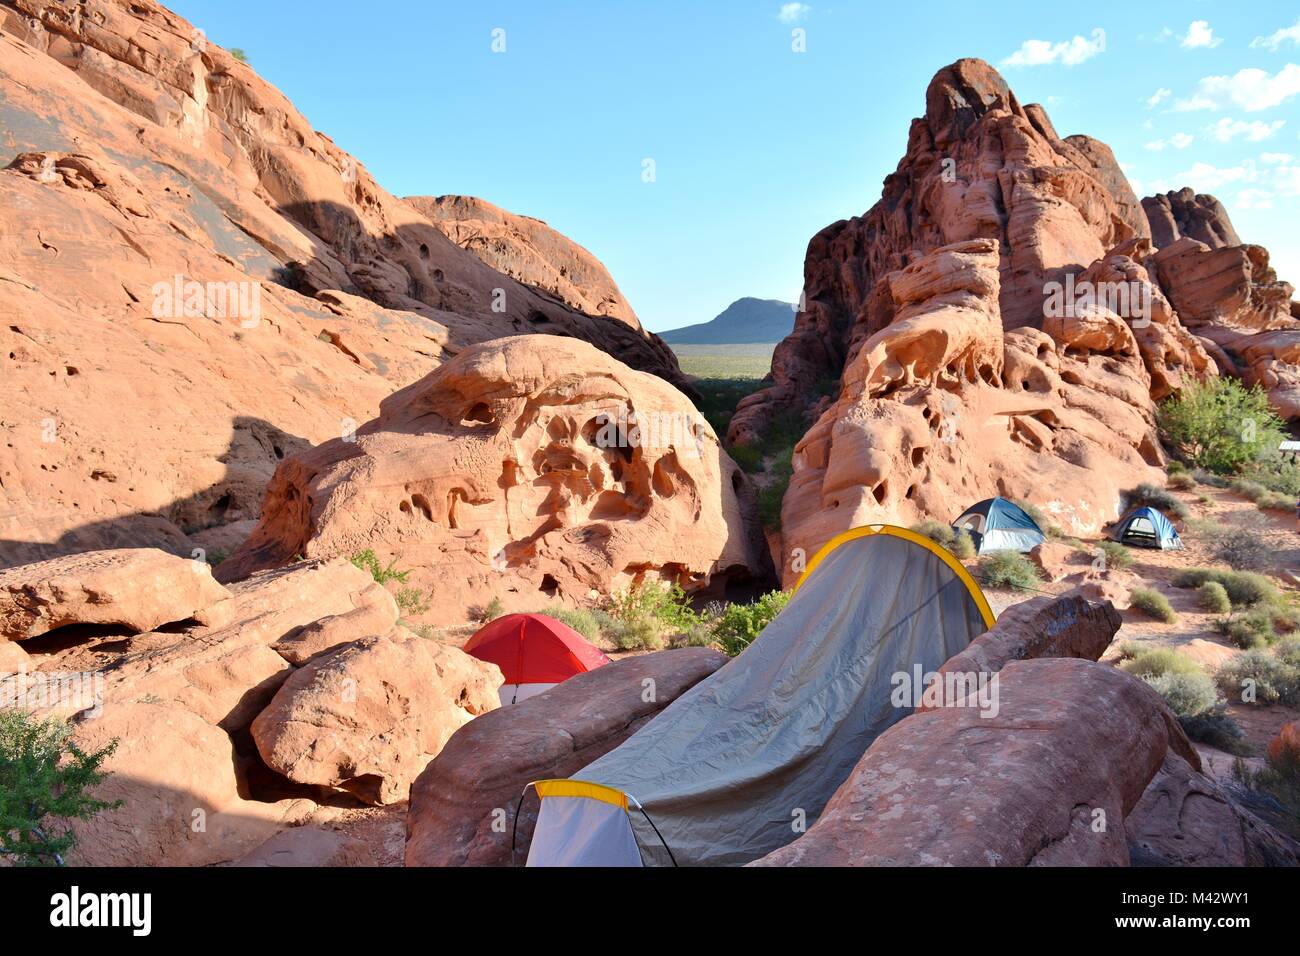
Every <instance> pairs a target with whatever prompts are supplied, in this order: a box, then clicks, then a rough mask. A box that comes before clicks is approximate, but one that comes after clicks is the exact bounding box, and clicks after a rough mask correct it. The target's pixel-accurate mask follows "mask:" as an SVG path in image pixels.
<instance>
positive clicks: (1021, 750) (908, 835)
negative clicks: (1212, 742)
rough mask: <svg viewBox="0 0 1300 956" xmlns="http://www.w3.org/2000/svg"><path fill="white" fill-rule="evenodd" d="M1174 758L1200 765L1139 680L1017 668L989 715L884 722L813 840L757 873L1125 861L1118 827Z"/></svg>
mask: <svg viewBox="0 0 1300 956" xmlns="http://www.w3.org/2000/svg"><path fill="white" fill-rule="evenodd" d="M1171 752H1172V753H1176V754H1178V755H1180V756H1182V757H1183V758H1184V759H1185V760H1187V761H1188V762H1189V763H1192V764H1193V765H1198V764H1197V763H1195V762H1196V760H1197V758H1196V756H1195V751H1194V750H1192V748H1191V745H1190V744H1189V743H1188V742H1187V739H1186V737H1185V736H1184V735H1183V732H1182V729H1181V728H1180V727H1179V726H1178V722H1177V720H1176V719H1175V718H1174V716H1173V714H1172V713H1170V711H1169V710H1168V708H1167V707H1166V706H1165V704H1164V701H1163V700H1161V699H1160V697H1159V695H1157V694H1156V693H1155V691H1153V690H1152V689H1151V688H1150V687H1148V686H1147V685H1146V684H1144V683H1143V682H1142V681H1140V680H1137V679H1136V678H1133V677H1131V676H1129V675H1128V674H1125V673H1124V672H1122V671H1118V670H1116V669H1115V668H1112V667H1110V666H1108V665H1105V664H1100V663H1095V662H1092V661H1085V660H1069V659H1045V660H1028V661H1012V662H1011V663H1009V664H1007V665H1006V666H1005V667H1004V668H1002V670H1001V671H1000V672H999V695H998V710H997V713H996V715H995V716H982V711H981V710H979V709H977V708H974V707H945V708H941V709H938V710H930V711H924V712H921V713H916V714H913V715H912V716H910V717H908V718H906V719H904V720H902V721H900V722H899V723H897V724H895V725H894V726H892V727H890V728H889V729H888V730H887V731H885V733H883V734H882V735H881V736H880V737H879V738H877V739H876V741H875V743H873V744H872V745H871V747H870V749H868V750H867V752H866V754H865V755H864V756H863V758H862V760H861V761H860V762H859V763H858V765H857V767H855V768H854V771H853V773H852V774H851V775H850V776H849V778H848V780H846V781H845V782H844V784H843V785H842V786H841V787H840V788H839V790H837V791H836V792H835V795H834V796H833V797H832V798H831V800H830V802H829V803H828V804H827V806H826V809H825V810H824V811H823V813H822V814H821V816H820V817H819V818H818V820H817V822H816V823H815V824H814V825H813V826H812V827H811V828H810V829H809V830H808V832H807V833H805V834H804V835H803V836H801V837H799V838H798V839H796V840H795V841H794V842H793V843H791V844H789V845H787V846H785V847H782V848H781V849H779V850H777V851H775V852H774V853H770V854H768V855H767V856H765V857H763V858H762V859H761V860H758V861H756V863H755V864H753V865H758V866H848V865H854V866H1035V865H1037V866H1043V865H1048V866H1060V865H1076V866H1077V865H1088V866H1100V865H1105V866H1125V865H1127V864H1128V862H1129V849H1128V840H1127V835H1126V833H1125V827H1124V821H1125V819H1126V817H1127V816H1128V815H1129V814H1130V813H1131V812H1132V811H1133V809H1134V808H1135V807H1136V806H1137V805H1138V803H1139V801H1140V800H1141V799H1142V796H1143V793H1144V791H1145V790H1146V788H1147V785H1148V784H1149V783H1150V781H1151V780H1152V778H1153V777H1155V776H1156V774H1157V773H1158V771H1159V770H1160V768H1161V766H1162V765H1163V764H1164V762H1165V759H1166V757H1167V755H1168V754H1170V753H1171ZM1099 820H1104V826H1098V825H1097V823H1098V821H1099Z"/></svg>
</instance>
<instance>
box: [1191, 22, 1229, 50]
mask: <svg viewBox="0 0 1300 956" xmlns="http://www.w3.org/2000/svg"><path fill="white" fill-rule="evenodd" d="M1222 42H1223V38H1222V37H1216V36H1215V35H1214V29H1213V28H1212V27H1211V26H1210V22H1209V21H1208V20H1193V21H1192V22H1191V23H1190V24H1189V25H1188V27H1187V33H1186V34H1184V35H1183V42H1182V44H1181V45H1182V46H1183V47H1184V48H1186V49H1188V50H1194V49H1197V48H1198V47H1209V48H1211V49H1213V48H1214V47H1216V46H1218V45H1219V44H1220V43H1222Z"/></svg>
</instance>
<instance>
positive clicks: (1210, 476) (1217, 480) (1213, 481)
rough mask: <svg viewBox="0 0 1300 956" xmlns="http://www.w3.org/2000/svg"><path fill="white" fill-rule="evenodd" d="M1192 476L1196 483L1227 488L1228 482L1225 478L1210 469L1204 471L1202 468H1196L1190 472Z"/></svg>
mask: <svg viewBox="0 0 1300 956" xmlns="http://www.w3.org/2000/svg"><path fill="white" fill-rule="evenodd" d="M1192 477H1193V478H1195V479H1196V483H1197V484H1198V485H1209V486H1210V487H1211V488H1227V487H1228V484H1229V482H1228V479H1227V478H1224V477H1223V476H1222V475H1216V474H1214V472H1212V471H1206V470H1205V469H1203V468H1198V469H1196V471H1194V472H1192Z"/></svg>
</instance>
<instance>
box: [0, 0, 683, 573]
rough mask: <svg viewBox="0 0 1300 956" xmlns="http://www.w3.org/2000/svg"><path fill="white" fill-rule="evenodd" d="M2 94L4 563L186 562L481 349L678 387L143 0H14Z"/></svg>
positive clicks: (0, 65)
mask: <svg viewBox="0 0 1300 956" xmlns="http://www.w3.org/2000/svg"><path fill="white" fill-rule="evenodd" d="M0 86H2V87H3V89H4V90H5V97H4V100H3V102H0V127H2V128H3V129H4V130H5V133H6V135H5V137H4V140H3V142H2V143H0V262H3V264H4V265H3V278H4V281H3V282H0V312H3V313H4V314H5V315H6V316H10V317H11V320H7V321H5V322H4V323H2V324H0V402H3V404H4V407H5V408H6V409H12V410H13V412H14V413H13V414H6V416H5V418H4V420H3V421H2V422H0V436H3V439H4V440H3V442H0V447H2V448H4V449H5V450H6V455H5V456H4V457H3V459H0V479H2V480H3V490H2V491H0V567H3V566H7V565H14V564H22V563H30V562H32V561H36V560H41V559H44V558H49V557H55V556H58V555H61V554H67V553H75V552H78V551H86V550H98V549H105V548H115V547H142V546H151V547H160V548H164V549H166V550H171V551H174V552H176V553H182V554H189V553H190V552H191V550H192V549H193V548H194V547H196V546H199V547H202V546H204V545H202V544H199V543H198V540H197V537H196V536H198V535H200V534H202V533H203V532H213V531H214V530H215V531H219V529H222V528H224V527H226V526H228V525H240V524H241V523H243V522H246V521H249V520H252V519H256V518H257V517H258V514H259V507H260V504H261V498H262V494H263V491H264V489H265V486H266V483H267V482H268V481H269V479H270V477H271V475H272V473H273V472H274V470H275V468H276V466H277V465H278V464H279V462H280V461H282V460H283V459H284V458H285V457H286V456H287V455H290V454H292V453H293V452H295V451H299V450H302V449H305V448H306V447H308V446H310V445H313V444H318V443H320V442H323V441H325V440H327V439H329V438H331V437H336V436H339V435H343V434H346V433H347V432H348V431H349V430H350V428H352V427H354V426H355V423H357V422H363V421H366V420H368V419H370V418H372V417H374V415H375V414H376V412H377V411H378V407H379V402H380V400H381V399H382V398H383V397H384V396H385V395H388V394H389V393H391V392H392V391H393V390H394V389H395V388H399V387H401V386H404V385H408V384H410V383H411V382H413V381H415V380H417V379H419V378H420V377H421V376H423V375H424V374H426V373H427V372H428V371H430V370H431V369H433V368H435V367H436V366H437V365H438V364H439V363H440V362H441V361H442V360H443V358H444V357H445V356H447V355H450V354H455V352H457V351H459V350H460V349H461V348H463V347H465V346H466V345H469V344H471V343H474V342H479V341H484V340H487V339H492V338H497V337H500V336H503V335H513V334H524V333H531V332H549V333H553V334H557V335H567V336H574V337H577V338H580V339H583V340H586V341H588V342H591V343H594V344H595V345H596V346H597V347H599V348H602V349H606V350H607V351H608V352H609V353H610V354H615V355H617V356H619V358H620V360H622V361H624V362H626V363H627V364H629V365H632V366H634V367H639V368H642V369H645V370H647V371H649V372H651V373H653V374H662V375H663V376H665V377H666V378H668V379H670V380H672V381H675V382H677V383H679V384H681V385H682V386H683V387H685V388H689V385H688V384H687V383H686V382H685V379H684V378H683V377H682V376H681V374H680V372H679V371H678V369H677V364H676V361H675V359H674V358H673V355H672V353H671V352H670V351H669V350H668V349H666V348H665V347H664V346H663V344H662V343H661V342H659V340H658V339H657V337H655V336H653V335H650V334H649V333H647V332H645V331H644V330H642V329H640V328H637V327H634V326H633V325H630V324H628V323H627V322H626V321H624V320H622V319H620V318H616V317H612V316H611V315H607V314H602V313H601V312H599V311H594V312H592V313H590V314H589V313H588V312H586V311H584V310H582V309H580V308H574V307H572V306H570V305H568V304H566V303H565V302H564V301H561V300H560V299H559V298H557V297H556V296H554V295H553V294H551V293H549V292H547V291H545V290H543V289H539V288H534V287H532V286H530V285H527V284H524V283H521V282H518V281H516V280H515V279H512V278H510V277H509V276H506V275H504V274H502V273H501V272H498V271H496V270H495V269H493V268H492V267H491V266H489V265H488V264H486V263H485V262H484V261H482V259H480V258H479V257H478V256H477V255H475V254H474V253H473V252H471V251H468V250H466V249H463V248H461V247H460V246H459V245H457V244H456V243H455V242H453V241H452V240H450V239H449V238H448V237H447V236H446V234H445V233H444V231H443V230H441V229H440V228H438V227H437V226H435V225H434V224H433V223H430V222H429V221H428V220H427V219H425V218H424V217H423V216H422V215H421V214H420V213H419V212H417V211H416V210H415V209H414V208H413V207H411V206H409V205H407V204H406V203H404V202H402V201H401V200H400V199H398V198H397V197H394V196H392V195H391V194H389V193H388V192H387V191H385V190H384V189H383V188H382V187H381V186H380V185H379V184H378V183H377V182H375V180H374V178H373V177H372V176H371V175H370V173H369V172H368V171H367V170H366V168H365V167H364V166H363V165H362V164H360V163H358V162H357V161H356V159H355V158H354V157H352V156H350V155H348V154H347V153H345V152H344V151H343V150H341V149H339V148H338V147H337V146H336V145H335V144H334V143H333V142H331V141H330V139H329V138H328V137H327V136H325V135H323V134H321V133H319V132H317V131H316V130H314V129H312V127H311V125H310V124H309V123H308V122H307V120H306V119H305V118H304V117H303V116H302V115H301V114H300V113H299V112H298V111H297V110H296V109H295V108H294V106H293V104H292V103H290V102H289V101H288V100H287V99H286V98H285V97H284V96H283V95H282V94H281V93H280V92H279V91H278V90H276V89H275V88H274V87H272V86H271V85H270V84H268V83H267V82H266V81H265V80H263V79H262V78H261V77H259V76H258V74H257V73H256V71H255V70H254V69H253V68H252V67H251V66H249V65H248V64H247V63H244V62H241V61H240V60H239V59H237V58H235V57H234V56H232V55H230V54H229V53H228V52H227V51H226V50H224V49H222V48H221V47H220V46H218V45H217V44H215V43H213V42H211V41H210V40H209V39H208V38H207V37H206V36H205V35H204V34H203V32H202V31H201V30H200V29H198V28H197V27H196V26H195V25H194V24H191V23H189V22H187V21H186V20H184V19H183V18H181V17H179V16H177V15H175V14H174V13H172V12H170V11H168V10H166V9H165V8H164V7H163V6H161V5H159V4H158V3H156V2H154V0H85V2H80V3H77V4H71V5H70V4H67V3H64V2H61V0H3V2H0ZM558 241H559V240H558V239H557V242H558ZM124 409H136V410H141V409H143V410H145V411H147V415H146V416H144V417H141V416H140V415H130V414H126V415H124V414H123V410H124ZM205 540H208V541H213V542H215V541H217V540H220V535H213V534H210V535H207V536H205ZM236 543H237V542H236ZM212 548H213V549H217V548H220V549H222V550H225V551H227V552H228V551H230V550H233V545H232V544H231V543H230V542H229V541H228V540H227V541H225V542H224V543H221V544H215V543H214V544H212Z"/></svg>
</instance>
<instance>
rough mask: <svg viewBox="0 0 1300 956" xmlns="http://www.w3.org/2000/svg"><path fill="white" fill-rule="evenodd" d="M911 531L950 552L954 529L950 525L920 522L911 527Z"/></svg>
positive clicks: (940, 522) (939, 522) (936, 522)
mask: <svg viewBox="0 0 1300 956" xmlns="http://www.w3.org/2000/svg"><path fill="white" fill-rule="evenodd" d="M911 530H913V531H915V532H916V533H917V534H923V535H925V536H926V537H927V538H929V539H930V540H931V541H933V542H934V543H935V544H939V545H943V546H944V547H945V548H947V549H948V550H950V551H951V550H952V539H953V533H954V531H955V529H954V528H953V527H952V525H947V524H944V523H943V522H942V521H922V522H921V523H920V524H914V525H912V528H911Z"/></svg>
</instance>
